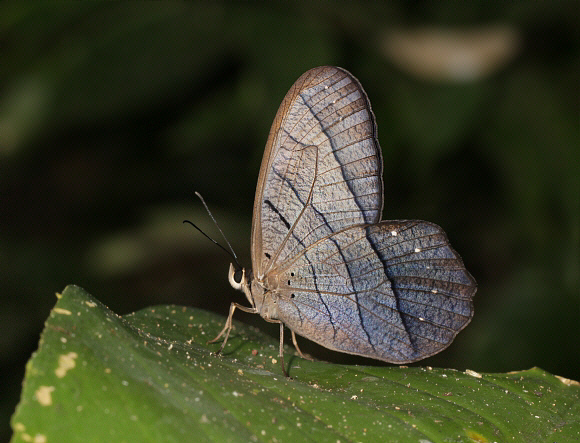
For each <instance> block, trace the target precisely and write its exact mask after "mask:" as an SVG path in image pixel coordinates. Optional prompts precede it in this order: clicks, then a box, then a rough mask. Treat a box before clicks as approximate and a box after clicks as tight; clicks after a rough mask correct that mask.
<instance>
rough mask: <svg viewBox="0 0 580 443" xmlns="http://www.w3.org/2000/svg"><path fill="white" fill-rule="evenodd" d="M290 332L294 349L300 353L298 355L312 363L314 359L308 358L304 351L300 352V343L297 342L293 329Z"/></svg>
mask: <svg viewBox="0 0 580 443" xmlns="http://www.w3.org/2000/svg"><path fill="white" fill-rule="evenodd" d="M290 332H291V333H292V344H293V345H294V347H295V348H296V350H297V351H298V355H300V358H303V359H305V360H310V361H312V359H311V358H310V357H306V356H305V355H304V354H303V353H302V351H301V350H300V348H299V347H298V342H297V341H296V334H295V333H294V331H293V330H292V329H290Z"/></svg>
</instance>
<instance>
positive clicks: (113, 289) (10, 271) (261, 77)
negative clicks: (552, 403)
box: [0, 1, 580, 438]
mask: <svg viewBox="0 0 580 443" xmlns="http://www.w3.org/2000/svg"><path fill="white" fill-rule="evenodd" d="M579 21H580V20H579V14H578V3H577V2H574V1H569V2H565V1H562V2H558V1H555V2H528V1H521V2H517V1H516V2H497V1H474V2H448V3H447V2H435V1H429V2H426V1H412V2H406V1H398V2H388V4H382V3H378V2H377V3H365V4H364V5H363V4H360V3H347V2H340V3H331V2H327V1H310V2H299V3H288V2H284V3H283V4H277V5H269V4H266V3H264V4H250V3H240V4H227V3H216V2H204V3H177V2H152V3H148V2H131V3H117V2H78V3H77V2H3V3H2V4H1V5H0V205H1V206H0V266H1V269H0V294H1V297H2V309H1V310H0V328H1V330H0V359H1V365H2V367H1V370H2V380H3V383H2V384H3V388H2V391H3V394H2V396H1V404H0V408H1V409H0V413H1V414H2V417H5V419H4V420H3V421H2V427H1V429H0V431H1V432H0V438H3V437H7V436H9V435H10V434H9V430H8V417H9V416H10V414H11V413H12V412H13V411H14V407H15V405H16V403H17V402H18V398H19V393H20V388H21V381H22V378H23V376H24V368H25V363H26V361H27V359H28V358H29V357H30V355H31V353H32V352H33V351H34V350H35V349H37V346H38V339H39V334H40V332H41V330H42V327H43V322H44V321H45V319H46V318H47V316H48V315H49V312H50V309H51V308H52V307H53V305H54V303H55V302H56V297H55V293H56V292H59V291H62V289H64V287H65V286H66V285H67V284H71V283H74V284H77V285H80V286H82V287H83V288H85V289H86V290H88V291H89V292H90V293H92V294H93V295H94V296H95V297H96V298H98V299H99V300H101V301H102V302H104V303H105V304H106V305H108V306H109V307H110V308H111V309H113V310H114V311H115V312H117V313H119V314H125V313H129V312H132V311H135V310H139V309H141V308H143V307H146V306H150V305H155V304H169V303H175V304H179V305H187V306H194V307H198V308H205V309H209V310H212V311H215V312H219V313H220V314H222V315H224V316H225V315H227V313H228V306H229V304H230V302H232V301H238V302H244V297H243V295H242V294H241V293H239V292H236V291H234V290H233V289H232V288H230V286H229V284H228V282H227V270H228V265H229V259H228V257H227V256H226V255H225V254H224V253H223V252H221V251H220V250H219V249H218V248H216V247H215V246H214V245H212V244H211V243H210V242H209V241H207V240H206V239H204V238H203V237H202V236H201V235H200V234H199V233H197V232H196V231H195V230H193V228H191V226H188V225H183V224H182V221H183V220H184V219H190V220H192V221H194V222H195V223H197V224H198V225H200V226H201V227H202V228H203V229H205V230H206V231H207V232H208V233H209V234H210V235H213V236H215V237H217V238H219V235H218V234H217V232H216V229H215V227H214V226H213V225H212V224H211V222H210V221H209V218H208V216H207V215H206V213H205V212H204V211H203V208H202V205H201V203H200V202H199V201H198V200H197V199H196V198H195V196H194V191H199V192H201V193H202V194H203V195H204V197H205V199H206V200H207V202H208V204H209V205H210V207H211V208H212V209H213V211H214V215H215V216H216V218H217V219H218V220H219V221H220V223H221V225H222V228H223V229H224V231H225V233H226V234H227V235H228V237H229V238H230V240H231V242H232V244H233V246H234V248H235V249H236V250H237V251H238V255H240V257H241V260H242V261H243V263H244V264H245V265H247V266H249V265H250V257H249V251H250V248H249V239H250V225H251V216H252V204H253V199H254V191H255V186H256V181H257V176H258V169H259V165H260V161H261V158H262V154H263V149H264V145H265V142H266V138H267V135H268V131H269V128H270V125H271V123H272V120H273V118H274V115H275V113H276V110H277V108H278V105H279V104H280V102H281V100H282V98H283V97H284V95H285V93H286V91H287V90H288V89H289V88H290V86H291V85H292V83H293V82H294V81H295V80H296V79H297V78H298V77H299V76H300V75H301V74H302V73H303V72H305V71H306V70H308V69H310V68H312V67H315V66H319V65H325V64H331V65H339V66H342V67H344V68H346V69H348V70H350V71H351V72H352V73H353V74H354V75H355V76H357V77H358V78H359V80H360V81H361V83H362V85H363V86H364V88H365V89H366V91H367V93H368V95H369V98H370V100H371V103H372V106H373V110H374V112H375V115H376V117H377V123H378V128H379V139H380V142H381V146H382V148H383V153H384V158H385V172H384V178H385V210H384V218H385V219H405V218H406V219H415V218H416V219H424V220H429V221H432V222H435V223H437V224H439V225H441V226H442V227H443V228H444V229H445V231H446V232H447V234H448V236H449V238H450V239H451V242H452V245H453V246H454V247H455V249H456V250H457V251H458V252H459V253H460V254H461V255H462V257H463V259H464V261H465V264H466V266H467V268H468V269H469V271H470V272H471V273H472V274H473V275H474V277H475V278H476V280H477V282H478V285H479V288H478V292H477V294H476V299H475V317H474V319H473V321H472V323H471V325H470V326H469V327H468V328H467V329H466V330H465V331H464V332H462V333H461V334H460V335H459V336H458V338H457V339H456V341H455V342H454V344H453V345H452V346H451V347H450V348H449V349H448V350H447V351H445V352H443V353H441V354H440V355H438V356H435V357H433V358H430V359H428V360H425V361H423V362H421V363H420V364H422V365H431V366H444V367H452V368H457V369H460V370H464V369H465V368H470V369H474V370H477V371H481V372H503V371H511V370H519V369H526V368H530V367H532V366H540V367H542V368H544V369H546V370H548V371H550V372H552V373H555V374H559V375H562V376H565V377H569V378H575V379H578V378H580V377H579V373H580V371H579V369H578V368H579V366H580V357H579V355H580V353H579V352H578V349H579V345H578V343H579V337H580V320H579V314H580V301H579V283H578V282H579V268H580V263H579V250H580V240H579V238H580V227H579V225H580V215H579V211H580V179H579V177H580V168H579V166H580V162H579V157H580V146H579V140H580V139H579V126H580V125H579V115H580V113H579V107H580V106H579V90H578V85H579V80H578V78H579V67H580V66H579V61H580V59H579V57H578V55H579V51H578V50H579V46H580V45H579V40H580V39H579V33H578V29H579V28H580V26H579V25H580V23H579ZM237 318H238V319H242V320H243V321H246V322H253V323H254V324H256V325H258V326H259V328H261V329H262V330H265V331H268V333H270V334H272V335H273V336H275V337H277V333H278V329H277V327H276V326H272V325H269V324H267V323H266V322H264V321H262V320H261V319H260V318H259V317H258V316H251V315H244V314H243V313H240V314H239V315H238V316H237ZM300 343H301V345H302V348H303V350H304V351H306V352H309V353H311V354H313V355H314V356H316V357H318V358H322V359H327V360H330V361H335V362H348V363H360V364H381V363H380V362H373V361H371V360H365V359H360V358H356V357H352V356H347V355H343V354H336V353H330V352H326V351H325V350H323V349H322V348H320V347H317V346H315V345H312V344H309V343H307V342H306V341H305V340H302V341H300Z"/></svg>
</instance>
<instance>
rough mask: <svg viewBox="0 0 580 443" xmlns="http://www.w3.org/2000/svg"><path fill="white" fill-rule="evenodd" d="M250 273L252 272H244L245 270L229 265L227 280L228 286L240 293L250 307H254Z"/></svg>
mask: <svg viewBox="0 0 580 443" xmlns="http://www.w3.org/2000/svg"><path fill="white" fill-rule="evenodd" d="M251 273H252V271H246V269H245V268H239V267H236V266H234V265H233V264H232V263H230V270H229V271H228V280H229V281H230V285H232V287H233V288H234V289H237V290H238V291H242V292H243V293H244V294H245V295H246V298H247V299H248V300H249V301H250V303H251V304H252V306H254V298H253V297H252V291H251V290H250V277H251Z"/></svg>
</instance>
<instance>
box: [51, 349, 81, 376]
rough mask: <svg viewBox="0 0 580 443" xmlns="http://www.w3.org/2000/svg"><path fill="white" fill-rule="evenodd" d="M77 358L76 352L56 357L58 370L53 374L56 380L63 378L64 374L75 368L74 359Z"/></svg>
mask: <svg viewBox="0 0 580 443" xmlns="http://www.w3.org/2000/svg"><path fill="white" fill-rule="evenodd" d="M77 357H78V354H77V353H76V352H69V353H68V354H64V355H61V356H60V357H58V368H56V369H55V371H54V373H55V374H56V376H57V377H58V378H63V377H64V376H65V375H66V373H67V372H68V371H69V370H70V369H72V368H74V367H75V366H76V363H75V359H76V358H77Z"/></svg>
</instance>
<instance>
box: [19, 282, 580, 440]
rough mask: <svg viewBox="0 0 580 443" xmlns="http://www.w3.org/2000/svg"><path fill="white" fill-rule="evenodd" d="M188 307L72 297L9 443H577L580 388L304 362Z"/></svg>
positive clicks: (511, 376) (50, 325)
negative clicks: (123, 305) (121, 311)
mask: <svg viewBox="0 0 580 443" xmlns="http://www.w3.org/2000/svg"><path fill="white" fill-rule="evenodd" d="M224 321H225V319H224V318H223V317H220V316H216V315H215V314H211V313H209V312H205V311H201V310H196V309H192V308H187V307H179V306H157V307H153V308H148V309H144V310H142V311H139V312H137V313H135V314H131V315H127V316H124V317H120V316H118V315H116V314H115V313H113V312H112V311H110V310H109V309H107V308H106V307H105V306H103V305H102V304H101V303H100V302H98V301H97V300H95V299H94V298H93V297H91V296H90V295H89V294H87V293H86V292H85V291H84V290H82V289H81V288H78V287H75V286H69V287H67V288H66V289H65V290H64V292H63V293H62V295H61V296H60V297H59V300H58V302H57V304H56V306H55V308H54V309H53V310H52V312H51V314H50V317H49V319H48V320H47V322H46V327H45V329H44V332H43V333H42V338H41V340H40V347H39V350H38V351H37V352H36V353H35V354H34V355H33V357H32V358H31V360H30V361H29V363H28V365H27V368H26V376H25V380H24V386H23V391H22V397H21V401H20V404H19V405H18V407H17V409H16V413H15V414H14V416H13V417H12V428H13V430H14V435H13V439H12V441H14V442H17V441H26V442H30V441H45V442H56V441H59V442H72V441H83V442H103V441H115V442H123V441H126V442H134V441H140V442H160V441H163V442H183V441H220V442H221V441H232V442H238V441H240V442H247V441H279V442H282V441H291V442H300V441H328V442H337V441H341V442H344V441H356V442H358V441H372V442H376V441H392V442H396V441H399V442H406V441H412V442H494V441H497V442H503V441H510V442H518V441H521V442H529V441H548V440H549V441H558V442H564V441H570V440H572V439H578V438H579V437H580V402H579V395H580V386H579V385H578V383H577V382H574V381H570V380H565V379H562V378H559V377H556V376H553V375H551V374H548V373H546V372H545V371H543V370H541V369H539V368H534V369H530V370H527V371H520V372H514V373H508V374H477V373H476V372H473V371H466V373H463V372H459V371H456V370H451V369H435V368H429V367H427V368H420V367H414V368H408V367H373V366H346V365H334V364H328V363H324V362H313V361H308V360H304V359H301V358H298V357H296V356H294V355H293V354H292V351H291V349H290V348H287V349H286V351H287V352H286V362H287V364H288V363H289V366H290V370H289V372H290V375H291V376H292V379H287V378H285V377H284V376H283V374H282V370H281V368H280V364H279V362H278V361H277V360H278V358H277V348H278V343H277V341H276V340H275V339H273V338H271V337H269V336H264V335H263V334H261V333H260V332H259V331H258V330H255V329H254V328H251V327H248V326H245V325H243V324H240V323H236V322H234V324H235V329H234V331H233V332H232V334H231V336H230V340H229V342H228V345H227V347H226V349H225V350H224V355H223V356H219V357H217V356H215V355H214V354H212V351H215V350H217V349H218V348H219V344H213V345H206V342H207V340H208V339H211V338H213V337H215V336H216V335H217V333H218V332H219V331H220V330H221V328H222V327H223V323H224Z"/></svg>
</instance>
